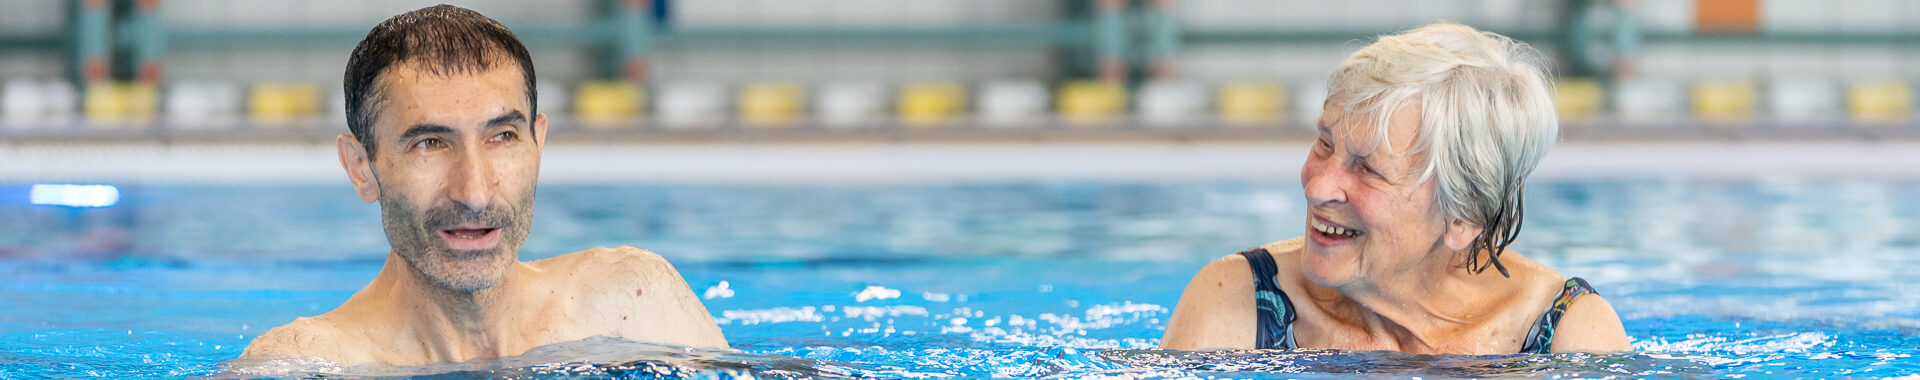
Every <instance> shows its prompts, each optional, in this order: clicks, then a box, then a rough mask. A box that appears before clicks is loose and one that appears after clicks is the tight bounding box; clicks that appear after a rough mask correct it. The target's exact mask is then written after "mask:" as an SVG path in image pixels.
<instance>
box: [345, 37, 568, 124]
mask: <svg viewBox="0 0 1920 380" xmlns="http://www.w3.org/2000/svg"><path fill="white" fill-rule="evenodd" d="M503 56H505V57H512V58H513V61H514V63H516V64H519V65H520V74H521V77H522V78H524V79H525V80H526V85H527V107H528V108H530V109H529V110H528V111H529V112H531V113H532V114H534V115H538V114H540V111H539V109H540V107H539V105H538V102H537V101H536V100H535V99H537V97H538V93H536V92H535V91H534V77H533V57H532V56H531V55H529V54H528V53H527V47H526V45H522V44H520V38H518V37H514V35H513V31H511V30H507V27H506V26H505V25H500V22H498V21H494V20H493V19H491V18H487V16H485V15H481V14H480V12H474V11H472V10H469V9H466V8H461V7H456V6H452V5H446V4H440V5H435V6H431V7H426V8H420V9H417V10H414V11H412V12H407V13H401V14H400V15H399V16H393V18H390V19H387V21H383V22H381V23H380V25H374V26H373V30H371V31H368V32H367V37H366V38H364V39H361V40H360V45H359V46H356V47H354V48H353V56H352V57H351V58H348V59H347V77H346V86H345V87H346V91H347V99H346V101H347V104H346V106H347V129H348V130H350V131H352V132H353V137H354V138H355V139H359V140H360V145H361V146H364V147H366V149H367V157H368V158H369V159H371V158H372V157H373V154H374V145H375V144H374V139H373V122H374V120H376V119H378V118H379V116H380V113H379V112H378V110H377V109H376V108H374V107H375V106H377V105H378V104H379V103H380V102H381V101H382V100H384V99H383V98H382V97H381V95H382V94H381V90H382V89H381V88H380V86H378V85H377V83H378V80H379V79H380V75H381V74H384V73H386V71H387V69H388V68H391V67H393V66H394V65H395V64H398V63H404V62H410V61H412V62H419V63H420V64H422V65H424V66H425V68H426V70H427V72H428V73H431V74H433V75H453V74H467V73H476V72H481V71H486V70H492V69H493V68H494V67H497V66H499V65H502V64H505V62H501V60H500V58H501V57H503Z"/></svg>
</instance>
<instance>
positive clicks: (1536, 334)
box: [1520, 277, 1600, 354]
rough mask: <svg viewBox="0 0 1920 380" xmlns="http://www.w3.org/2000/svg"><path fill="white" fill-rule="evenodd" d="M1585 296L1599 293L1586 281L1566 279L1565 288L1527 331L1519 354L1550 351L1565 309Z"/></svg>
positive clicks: (1574, 278) (1565, 311)
mask: <svg viewBox="0 0 1920 380" xmlns="http://www.w3.org/2000/svg"><path fill="white" fill-rule="evenodd" d="M1587 294H1600V292H1597V291H1594V290H1593V286H1592V285H1587V280H1586V279H1583V278H1579V277H1573V278H1568V279H1567V284H1566V287H1565V288H1561V289H1560V295H1559V296H1555V297H1553V305H1552V306H1549V307H1547V312H1545V313H1541V314H1540V320H1538V321H1535V322H1534V323H1533V328H1532V329H1530V330H1528V331H1527V340H1526V342H1527V345H1526V346H1524V347H1521V348H1520V353H1523V354H1545V353H1548V352H1549V351H1551V349H1552V348H1553V331H1554V330H1555V329H1556V328H1557V327H1559V326H1560V317H1561V316H1564V315H1566V313H1567V307H1568V306H1572V305H1573V300H1574V299H1575V298H1580V296H1583V295H1587Z"/></svg>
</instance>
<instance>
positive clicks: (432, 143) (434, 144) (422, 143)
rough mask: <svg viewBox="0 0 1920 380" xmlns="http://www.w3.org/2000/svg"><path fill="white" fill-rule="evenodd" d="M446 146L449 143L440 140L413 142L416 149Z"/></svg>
mask: <svg viewBox="0 0 1920 380" xmlns="http://www.w3.org/2000/svg"><path fill="white" fill-rule="evenodd" d="M446 146H447V142H446V141H440V139H425V140H420V141H415V142H413V148H414V149H433V148H444V147H446Z"/></svg>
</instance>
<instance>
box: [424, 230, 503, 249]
mask: <svg viewBox="0 0 1920 380" xmlns="http://www.w3.org/2000/svg"><path fill="white" fill-rule="evenodd" d="M437 232H439V233H438V235H440V239H442V240H445V241H446V242H447V248H451V249H455V250H479V249H491V248H493V247H494V246H495V245H498V244H499V243H500V228H498V227H483V226H459V227H455V228H447V229H441V230H439V231H437Z"/></svg>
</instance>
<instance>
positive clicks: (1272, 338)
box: [1240, 248, 1599, 354]
mask: <svg viewBox="0 0 1920 380" xmlns="http://www.w3.org/2000/svg"><path fill="white" fill-rule="evenodd" d="M1240 256H1244V257H1246V258H1247V265H1248V266H1252V267H1253V279H1254V280H1253V282H1254V293H1253V300H1254V307H1255V308H1256V309H1258V311H1257V313H1258V314H1257V319H1258V320H1259V326H1260V327H1259V330H1258V333H1259V335H1255V337H1256V338H1255V345H1254V348H1259V349H1283V350H1291V349H1296V348H1300V344H1299V343H1297V342H1294V340H1293V321H1294V319H1295V318H1296V317H1297V316H1296V315H1294V313H1293V300H1291V299H1288V298H1287V292H1284V291H1281V290H1280V284H1278V283H1275V282H1274V280H1273V275H1274V271H1275V266H1274V265H1273V254H1272V253H1268V252H1267V249H1266V248H1254V249H1250V250H1246V251H1242V252H1240ZM1587 294H1599V292H1595V291H1593V287H1592V286H1589V285H1587V280H1584V279H1581V278H1579V277H1573V278H1568V279H1567V284H1566V287H1565V288H1562V289H1560V295H1559V296H1556V297H1554V298H1553V305H1552V306H1550V307H1548V308H1547V312H1545V313H1541V314H1540V319H1539V320H1537V321H1534V323H1533V328H1531V329H1529V330H1528V331H1527V340H1526V342H1527V344H1526V345H1525V346H1522V347H1521V348H1520V353H1523V354H1544V353H1547V349H1548V348H1549V347H1551V346H1553V329H1554V326H1558V325H1559V324H1560V316H1561V315H1562V314H1566V312H1567V306H1568V305H1572V304H1573V300H1574V299H1575V298H1579V297H1580V296H1582V295H1587Z"/></svg>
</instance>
